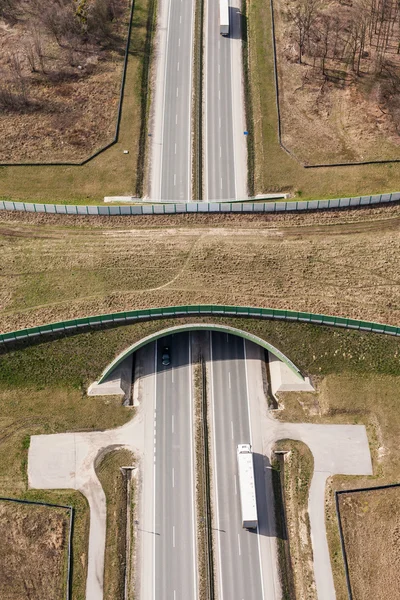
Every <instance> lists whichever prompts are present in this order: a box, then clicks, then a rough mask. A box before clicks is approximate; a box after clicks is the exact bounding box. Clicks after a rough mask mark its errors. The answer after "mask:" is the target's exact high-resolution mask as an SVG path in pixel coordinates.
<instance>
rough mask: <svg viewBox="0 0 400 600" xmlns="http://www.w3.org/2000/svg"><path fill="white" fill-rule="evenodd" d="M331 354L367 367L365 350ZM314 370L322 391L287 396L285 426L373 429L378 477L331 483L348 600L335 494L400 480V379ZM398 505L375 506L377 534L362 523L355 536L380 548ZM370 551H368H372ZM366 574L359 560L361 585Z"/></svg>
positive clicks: (336, 565) (337, 558) (335, 561)
mask: <svg viewBox="0 0 400 600" xmlns="http://www.w3.org/2000/svg"><path fill="white" fill-rule="evenodd" d="M333 345H334V341H333ZM395 348H397V349H395ZM395 348H394V360H395V361H396V362H397V364H398V365H399V367H400V350H399V346H398V343H396V344H395ZM328 354H330V355H331V356H332V354H333V356H337V355H338V354H340V355H342V356H343V358H344V361H345V362H346V361H349V363H350V362H352V361H354V360H356V362H362V361H363V358H364V350H363V349H362V348H361V346H360V347H359V349H358V351H357V348H356V347H355V348H354V349H353V350H350V349H349V350H347V351H344V352H343V348H339V347H337V348H336V350H333V347H331V348H330V349H329V351H328ZM314 356H315V366H317V365H318V364H319V365H321V362H320V361H321V360H322V361H324V359H325V357H324V352H323V351H322V352H318V351H316V352H315V355H314ZM311 369H312V371H313V372H314V383H315V384H316V386H317V392H316V393H312V394H311V393H310V394H301V395H300V394H296V393H290V394H289V393H287V394H285V395H284V396H283V398H284V405H285V408H284V410H283V411H282V412H281V413H280V414H279V418H280V419H282V420H284V421H299V422H305V421H307V422H314V423H348V424H364V425H365V426H366V429H367V434H368V439H369V444H370V450H371V456H372V464H373V473H374V475H373V476H372V477H350V476H347V477H345V476H335V477H333V478H332V479H331V480H330V483H329V486H328V489H327V495H326V519H327V531H328V540H329V545H330V551H331V559H332V566H333V573H334V579H335V587H336V593H337V600H346V599H347V591H346V583H345V578H344V567H343V560H342V553H341V549H340V541H339V533H338V526H337V519H336V512H335V505H334V495H333V491H334V490H338V489H350V488H358V487H368V486H376V485H384V484H388V483H396V482H398V481H400V457H399V453H398V436H399V431H400V409H399V404H398V389H399V383H400V381H399V376H398V375H385V374H382V373H378V372H377V371H376V370H375V369H374V368H371V370H370V372H369V373H368V372H367V371H365V372H364V374H363V376H362V377H359V376H358V375H356V374H355V373H351V372H350V370H349V369H347V368H346V366H345V365H343V367H342V369H340V368H339V369H335V371H336V372H332V373H330V374H326V373H323V371H324V369H323V368H321V366H319V367H318V366H317V368H315V367H314V368H312V367H311ZM319 370H320V371H321V375H320V376H319V375H318V372H319ZM392 500H393V502H392V503H390V502H386V501H382V503H380V504H379V503H378V504H371V510H372V509H373V507H374V506H376V507H377V510H378V505H379V511H380V512H379V515H380V516H379V519H378V518H377V523H376V525H375V527H376V530H375V531H376V535H375V534H374V535H373V536H372V535H371V536H368V533H367V531H365V532H364V533H363V531H362V530H363V528H364V527H367V525H365V524H364V522H362V521H361V520H360V519H358V520H357V524H358V525H359V528H358V529H357V531H356V532H354V535H355V538H354V539H356V538H358V537H359V536H363V535H365V536H368V537H369V538H370V539H371V540H372V539H373V540H374V544H377V545H378V544H379V543H380V542H379V540H377V536H378V537H379V536H380V535H381V534H380V533H379V532H380V531H384V530H385V528H389V527H390V523H392V519H393V518H394V517H393V515H392V507H393V506H394V505H395V504H394V502H395V501H394V499H393V498H392ZM371 502H372V501H371ZM385 507H386V508H385ZM358 512H360V511H358ZM361 513H362V511H361ZM357 514H358V513H357ZM353 518H354V521H353V522H354V524H355V523H356V520H355V519H356V515H353ZM365 518H368V519H370V521H369V522H372V521H371V519H373V517H372V516H369V515H365ZM380 520H382V525H380ZM392 531H393V529H392ZM378 534H379V535H378ZM365 539H366V538H365ZM381 539H382V544H383V543H385V535H382V538H381ZM386 541H387V536H386ZM368 548H372V545H371V544H369V545H368ZM368 548H366V551H367V549H368ZM369 560H373V555H371V557H370V559H369ZM389 562H390V561H389ZM360 569H361V570H360ZM363 569H364V567H362V566H361V562H360V559H359V558H358V559H357V563H354V561H353V573H354V577H355V579H356V580H360V578H361V577H362V573H364V570H363ZM364 581H365V578H364ZM381 581H383V579H382V580H381ZM375 589H376V588H375ZM367 591H368V590H367ZM355 597H356V598H368V599H369V598H375V597H378V596H375V595H374V594H372V595H370V596H367V595H366V596H360V595H358V594H357V595H355ZM383 597H385V596H382V598H383ZM386 597H387V596H386Z"/></svg>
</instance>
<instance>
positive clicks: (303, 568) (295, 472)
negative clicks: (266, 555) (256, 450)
mask: <svg viewBox="0 0 400 600" xmlns="http://www.w3.org/2000/svg"><path fill="white" fill-rule="evenodd" d="M274 450H279V451H282V450H285V451H287V452H288V453H287V454H286V455H285V456H284V458H281V459H280V461H279V463H278V465H280V468H281V486H282V497H283V502H284V509H285V516H286V531H287V538H288V539H287V544H288V548H286V549H285V550H286V551H285V552H282V551H281V552H280V562H281V573H282V575H283V584H284V586H283V587H284V589H285V587H286V590H285V591H286V596H287V598H288V599H290V598H299V599H300V598H301V600H316V597H317V596H316V589H315V583H314V572H313V553H312V547H311V538H310V523H309V517H308V495H309V489H310V484H311V478H312V474H313V470H314V459H313V456H312V454H311V452H310V450H309V449H308V448H307V446H305V444H303V443H302V442H298V441H294V440H281V441H279V442H278V443H277V444H275V448H274ZM282 475H283V476H282Z"/></svg>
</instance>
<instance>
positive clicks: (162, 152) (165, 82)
mask: <svg viewBox="0 0 400 600" xmlns="http://www.w3.org/2000/svg"><path fill="white" fill-rule="evenodd" d="M168 1H169V6H168V19H167V31H166V44H165V64H164V100H163V118H162V127H161V162H160V182H159V190H160V193H159V194H158V198H159V199H160V200H162V199H163V198H162V196H161V186H162V176H163V157H164V125H165V119H164V115H165V96H166V93H167V65H168V46H169V44H168V41H169V23H170V17H171V4H172V1H171V0H168Z"/></svg>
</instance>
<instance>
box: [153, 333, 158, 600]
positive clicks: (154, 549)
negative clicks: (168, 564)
mask: <svg viewBox="0 0 400 600" xmlns="http://www.w3.org/2000/svg"><path fill="white" fill-rule="evenodd" d="M156 411H157V340H156V342H155V345H154V414H153V418H154V426H155V425H156V422H157V420H156ZM156 431H157V430H156ZM154 450H155V446H154ZM153 531H154V535H153V600H156V537H157V536H156V535H155V531H156V461H155V460H154V468H153Z"/></svg>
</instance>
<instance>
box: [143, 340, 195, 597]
mask: <svg viewBox="0 0 400 600" xmlns="http://www.w3.org/2000/svg"><path fill="white" fill-rule="evenodd" d="M164 345H168V346H169V347H170V352H171V364H170V365H169V366H164V365H162V362H161V355H162V349H163V346H164ZM155 346H156V352H155V367H156V377H155V415H156V419H155V431H154V459H155V462H154V506H155V512H154V520H155V522H154V532H155V535H154V588H153V589H154V596H153V598H154V600H160V599H162V598H165V599H166V600H167V599H170V600H196V599H197V566H196V558H195V512H194V511H195V504H194V502H195V495H194V472H193V464H194V457H193V450H194V448H193V418H192V414H193V413H192V410H193V401H192V369H191V356H190V336H189V335H187V334H180V335H175V336H172V337H170V338H164V339H162V340H159V341H158V342H157V344H156V345H155ZM146 600H148V599H146Z"/></svg>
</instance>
